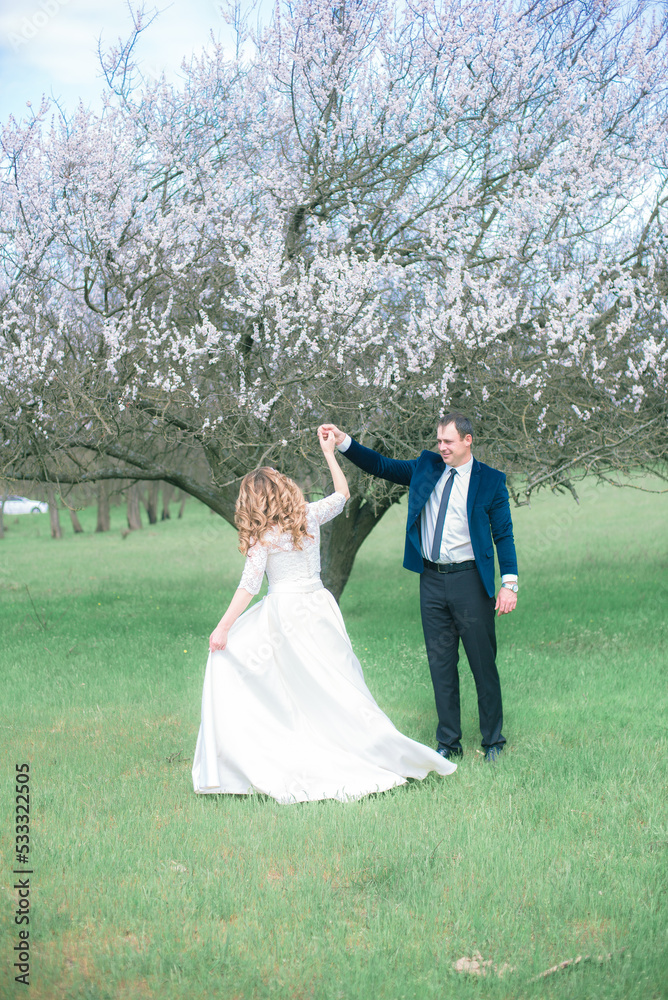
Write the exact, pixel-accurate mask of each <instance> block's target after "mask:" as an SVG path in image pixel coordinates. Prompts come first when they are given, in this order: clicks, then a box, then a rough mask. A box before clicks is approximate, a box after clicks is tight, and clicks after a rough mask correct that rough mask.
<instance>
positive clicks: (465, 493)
mask: <svg viewBox="0 0 668 1000" xmlns="http://www.w3.org/2000/svg"><path fill="white" fill-rule="evenodd" d="M322 430H324V431H332V432H333V434H334V436H335V440H336V444H337V447H338V449H339V451H341V452H343V453H345V456H346V458H349V459H350V461H351V462H352V463H353V464H354V465H357V466H358V467H359V468H360V469H363V470H364V471H365V472H368V473H370V474H371V475H373V476H378V477H380V478H381V479H388V480H389V481H390V482H391V483H400V484H401V485H403V486H409V487H410V488H409V492H408V521H407V524H406V547H405V550H404V566H405V568H406V569H410V570H413V571H414V572H416V573H420V574H421V576H420V612H421V615H422V629H423V631H424V639H425V644H426V647H427V658H428V660H429V669H430V671H431V679H432V683H433V685H434V695H435V698H436V711H437V714H438V728H437V729H436V737H437V739H438V752H439V753H440V754H441V755H442V756H443V757H447V758H448V759H449V760H452V759H453V758H455V757H461V756H462V744H461V738H462V730H461V724H460V712H459V674H458V672H457V663H458V660H459V640H460V639H461V640H462V643H463V645H464V649H465V651H466V656H467V658H468V661H469V665H470V667H471V671H472V673H473V677H474V680H475V685H476V690H477V692H478V712H479V716H480V731H481V733H482V745H483V747H484V748H485V760H486V761H494V760H496V758H497V757H498V756H499V754H500V753H501V751H502V749H503V745H504V743H505V742H506V741H505V738H504V736H503V734H502V733H501V726H502V722H503V709H502V705H501V684H500V681H499V674H498V671H497V669H496V636H495V632H494V612H495V611H497V612H498V614H500V615H505V614H508V613H509V612H511V611H514V609H515V605H516V604H517V558H516V555H515V543H514V540H513V524H512V520H511V517H510V504H509V501H508V490H507V489H506V477H505V476H504V474H503V473H502V472H498V471H497V470H496V469H492V468H490V466H488V465H483V463H482V462H478V461H477V460H476V459H475V458H473V455H472V454H471V445H472V443H473V427H472V425H471V421H470V420H469V419H468V418H467V417H465V416H464V415H463V414H461V413H448V414H446V415H445V416H444V417H441V420H440V421H439V425H438V432H437V443H438V451H439V454H438V455H436V454H435V453H434V452H433V451H423V452H422V454H421V455H420V457H419V458H414V459H412V460H410V461H400V460H399V459H393V458H385V456H384V455H380V454H379V453H378V452H377V451H372V450H371V449H370V448H365V447H363V446H362V445H361V444H358V442H357V441H355V440H353V438H351V437H350V436H349V435H348V434H346V433H345V432H344V431H341V430H339V428H338V427H336V426H335V425H334V424H323V425H322ZM492 539H493V540H494V544H495V545H496V552H497V557H498V560H499V569H500V571H501V574H502V575H501V589H500V590H499V594H498V597H497V598H496V602H495V600H494V548H493V545H492Z"/></svg>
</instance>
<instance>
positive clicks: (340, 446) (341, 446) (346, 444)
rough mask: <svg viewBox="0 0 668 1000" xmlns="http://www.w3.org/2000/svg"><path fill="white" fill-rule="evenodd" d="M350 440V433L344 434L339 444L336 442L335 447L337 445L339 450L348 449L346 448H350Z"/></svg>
mask: <svg viewBox="0 0 668 1000" xmlns="http://www.w3.org/2000/svg"><path fill="white" fill-rule="evenodd" d="M351 441H352V438H351V436H350V434H346V436H345V437H344V439H343V441H342V442H341V444H337V446H336V447H337V449H338V450H339V451H348V448H350V443H351Z"/></svg>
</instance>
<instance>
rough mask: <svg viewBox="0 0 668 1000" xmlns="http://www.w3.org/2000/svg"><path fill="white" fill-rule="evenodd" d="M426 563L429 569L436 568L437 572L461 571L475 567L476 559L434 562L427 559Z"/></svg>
mask: <svg viewBox="0 0 668 1000" xmlns="http://www.w3.org/2000/svg"><path fill="white" fill-rule="evenodd" d="M424 564H425V566H426V567H427V569H434V570H436V572H437V573H461V572H462V570H464V569H473V567H474V566H475V559H465V560H464V562H458V563H434V562H430V561H429V560H428V559H425V560H424Z"/></svg>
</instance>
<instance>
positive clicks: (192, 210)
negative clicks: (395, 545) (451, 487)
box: [0, 0, 668, 596]
mask: <svg viewBox="0 0 668 1000" xmlns="http://www.w3.org/2000/svg"><path fill="white" fill-rule="evenodd" d="M655 11H656V12H658V15H657V17H656V18H655V16H654V12H655ZM664 14H665V8H664V7H661V6H659V5H656V6H653V5H651V4H649V3H645V2H642V0H641V2H636V3H626V2H624V3H621V2H620V3H615V2H610V3H606V4H590V3H587V2H584V0H565V2H564V3H561V4H559V5H556V7H555V6H553V5H548V4H546V3H543V2H540V0H538V2H535V3H530V2H525V0H523V2H517V3H515V4H513V3H507V2H500V0H490V2H487V0H485V2H482V0H479V2H478V3H472V4H463V3H462V2H461V0H408V2H406V3H402V4H400V5H399V4H394V3H388V2H383V0H355V2H353V0H340V2H339V0H337V2H335V3H331V2H324V0H294V2H293V3H290V4H280V5H278V6H277V8H276V12H275V14H274V17H273V20H272V22H271V24H269V25H268V26H267V27H266V28H264V29H263V30H262V31H261V32H260V34H259V35H258V36H257V37H253V36H251V37H250V38H249V37H247V35H248V33H247V32H246V29H245V27H244V24H243V21H240V20H239V17H238V11H237V12H235V11H234V10H232V11H231V12H230V17H231V19H232V20H233V21H235V23H236V24H237V26H238V28H239V31H240V37H239V42H240V44H239V51H240V52H242V51H244V47H246V48H248V46H251V49H252V55H250V56H249V57H247V58H240V59H238V60H237V59H233V60H226V59H225V58H224V54H223V52H222V50H221V49H220V48H218V47H215V46H212V47H211V48H210V49H209V50H207V51H206V52H203V53H202V55H201V56H200V57H199V58H196V59H193V61H192V63H191V65H190V66H189V67H188V68H187V69H186V71H185V73H184V78H183V82H182V83H181V84H179V85H178V86H174V85H169V84H167V83H166V82H165V81H164V80H163V81H158V82H153V83H145V84H141V83H140V82H139V81H138V80H137V78H136V72H135V71H134V70H133V67H132V65H131V61H130V53H131V51H132V43H133V41H134V39H132V40H131V41H130V43H128V45H127V46H125V47H119V48H118V49H116V50H114V51H113V52H110V53H108V54H107V55H106V56H105V57H104V67H105V71H106V73H107V78H108V83H109V95H108V100H107V103H106V106H105V109H104V111H103V113H102V114H101V115H95V114H93V113H91V112H88V111H86V110H84V109H80V110H79V111H78V112H77V113H76V115H74V116H73V118H72V119H71V120H67V121H65V120H64V119H63V118H62V117H58V116H56V117H54V118H53V119H52V120H50V119H49V111H50V109H49V107H48V105H47V104H45V105H44V106H43V108H42V109H41V110H40V111H39V112H38V113H37V114H36V115H35V117H34V118H33V119H32V120H31V121H29V122H28V123H27V124H23V125H18V124H17V123H16V122H14V121H13V120H10V122H9V123H8V124H7V125H6V126H5V128H4V129H3V133H2V149H3V153H4V158H5V165H6V173H5V176H4V179H3V183H2V190H1V193H0V218H1V219H2V221H1V222H0V226H1V227H2V229H3V237H4V239H3V247H2V250H0V262H1V264H2V278H1V285H0V303H1V306H2V321H1V325H0V345H1V350H2V364H1V365H0V428H1V430H2V434H1V436H2V439H3V441H2V444H0V457H1V465H0V471H4V473H5V474H7V475H13V476H18V475H20V476H22V477H34V478H36V479H41V480H45V481H56V480H57V481H59V482H62V483H66V482H82V481H88V480H91V479H97V480H101V479H114V478H115V479H125V480H127V479H130V478H135V479H141V480H145V481H151V480H152V481H155V482H157V481H160V480H162V481H163V482H166V483H168V484H171V485H172V486H174V487H175V488H177V489H180V490H181V491H183V493H185V494H189V495H192V496H195V497H197V498H198V499H200V500H201V501H203V502H204V503H206V504H208V505H209V506H210V507H211V508H212V509H213V510H214V511H216V512H217V513H218V514H220V515H221V516H223V517H224V518H226V519H227V520H228V521H232V520H233V512H234V502H235V499H236V494H237V490H238V483H239V479H240V477H241V476H242V475H243V474H244V473H245V472H247V471H248V470H249V469H250V468H253V467H254V466H257V465H260V464H263V463H270V464H275V465H277V466H279V467H280V468H281V469H282V470H284V471H285V472H287V473H288V474H290V475H292V476H294V477H295V478H297V479H298V480H299V481H300V482H301V483H304V484H307V483H310V484H311V486H310V488H311V490H312V492H313V493H314V494H317V493H318V492H320V491H322V490H324V489H326V488H327V484H326V482H325V479H324V477H323V474H322V472H321V469H322V463H321V462H320V459H319V455H318V450H317V445H316V440H315V428H316V426H317V424H318V423H319V422H321V421H322V420H324V419H328V420H333V421H335V422H337V423H339V425H340V426H342V427H344V428H345V429H347V430H350V431H351V432H352V433H354V434H355V435H356V436H357V437H359V438H360V439H361V440H362V441H363V442H366V443H369V444H371V445H372V446H373V447H376V448H379V449H380V450H382V451H384V452H386V453H388V454H391V455H395V456H399V457H411V456H413V455H415V454H416V453H417V452H418V451H419V450H420V449H421V448H422V447H425V446H426V447H429V446H431V444H432V442H433V439H434V427H435V421H436V418H437V416H438V414H439V411H442V410H443V409H445V408H452V407H457V408H459V409H463V410H465V411H466V412H468V413H469V414H470V415H471V416H472V417H473V419H474V421H475V423H476V428H477V438H476V452H477V454H479V456H481V457H488V458H489V459H490V460H492V461H493V462H494V464H496V465H497V466H499V467H501V468H503V469H505V470H506V471H507V472H509V473H510V474H511V477H512V478H511V487H512V489H513V493H514V496H515V498H516V500H517V502H524V501H525V500H526V499H528V497H530V496H531V494H532V493H533V492H534V491H535V490H536V489H539V488H541V487H545V486H551V487H558V488H560V487H566V488H570V489H572V490H573V491H575V485H574V483H575V480H576V479H577V477H579V476H581V475H584V474H595V475H598V476H608V475H609V474H610V473H611V472H613V471H615V470H622V471H626V470H629V469H631V468H634V469H637V468H645V469H647V468H650V469H653V470H654V471H659V472H661V471H662V466H661V464H660V463H662V462H663V461H664V460H665V454H666V360H667V357H668V347H667V341H666V306H665V302H666V290H667V286H668V273H667V270H666V236H667V232H668V230H667V228H666V221H665V212H666V200H667V198H668V189H667V187H666V182H667V179H668V174H667V166H668V164H667V163H666V144H665V137H666V134H667V132H668V116H667V113H666V109H667V106H666V83H667V81H668V72H667V69H668V65H667V47H666V24H665V20H661V17H662V16H664ZM136 29H137V31H139V30H141V22H140V20H138V21H137V24H136ZM82 455H85V456H88V457H87V460H86V461H85V462H84V461H82V459H81V457H80V456H82ZM158 455H159V456H160V457H159V458H156V456H158ZM73 456H76V461H75V460H74V459H73ZM203 461H204V462H205V463H206V466H207V472H206V474H201V473H199V472H198V473H193V472H192V469H193V468H197V467H201V463H202V462H203ZM198 463H199V465H198ZM347 471H350V470H349V469H347ZM351 485H352V498H351V500H350V502H349V504H348V507H347V511H346V515H344V516H343V517H341V518H338V519H337V520H335V521H334V522H332V524H331V525H330V526H329V527H328V529H327V531H326V533H325V540H324V547H323V570H324V578H325V580H326V582H327V584H328V585H329V586H330V588H331V589H332V590H333V592H334V593H335V594H336V595H337V596H338V595H339V594H340V593H341V591H342V589H343V586H344V585H345V582H346V580H347V578H348V574H349V572H350V568H351V567H352V564H353V560H354V558H355V554H356V552H357V551H358V549H359V546H360V545H361V544H362V542H363V541H364V539H365V537H366V536H367V535H368V533H369V532H370V531H371V530H372V529H373V527H374V526H375V524H377V523H378V520H379V519H380V517H382V515H383V513H384V512H385V511H386V510H387V509H388V508H389V506H390V505H391V504H392V503H394V502H395V501H396V500H397V499H399V497H400V495H401V492H402V491H401V490H400V489H399V488H397V487H392V486H390V485H388V484H384V483H380V482H378V481H371V480H369V479H366V478H365V477H363V476H361V475H360V474H358V473H357V472H352V473H351Z"/></svg>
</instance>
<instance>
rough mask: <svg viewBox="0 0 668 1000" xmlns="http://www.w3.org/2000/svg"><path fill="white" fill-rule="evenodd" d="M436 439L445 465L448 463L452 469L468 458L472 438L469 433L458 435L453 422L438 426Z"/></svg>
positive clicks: (462, 463)
mask: <svg viewBox="0 0 668 1000" xmlns="http://www.w3.org/2000/svg"><path fill="white" fill-rule="evenodd" d="M436 440H437V442H438V450H439V452H440V454H441V458H442V459H443V461H444V462H445V463H446V465H450V466H451V467H452V468H453V469H456V468H458V467H459V466H460V465H464V463H465V462H468V460H469V459H470V457H471V445H472V444H473V438H472V437H471V435H470V434H465V435H464V437H460V436H459V431H458V430H457V428H456V426H455V424H446V425H445V426H444V427H439V428H438V432H437V434H436Z"/></svg>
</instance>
